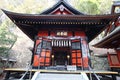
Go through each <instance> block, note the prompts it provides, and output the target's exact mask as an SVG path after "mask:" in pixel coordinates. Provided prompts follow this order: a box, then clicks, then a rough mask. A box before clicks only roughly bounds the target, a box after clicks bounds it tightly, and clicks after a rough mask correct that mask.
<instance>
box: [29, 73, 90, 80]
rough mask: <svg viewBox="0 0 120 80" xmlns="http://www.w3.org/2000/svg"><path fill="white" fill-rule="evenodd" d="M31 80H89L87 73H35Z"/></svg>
mask: <svg viewBox="0 0 120 80" xmlns="http://www.w3.org/2000/svg"><path fill="white" fill-rule="evenodd" d="M31 80H89V79H88V77H87V75H86V74H85V73H81V74H68V73H63V74H62V73H40V72H35V74H34V76H33V77H32V79H31Z"/></svg>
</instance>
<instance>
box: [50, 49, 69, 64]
mask: <svg viewBox="0 0 120 80" xmlns="http://www.w3.org/2000/svg"><path fill="white" fill-rule="evenodd" d="M70 58H71V55H70V48H69V47H53V48H52V61H51V62H52V65H53V66H56V65H70V64H71V63H70V62H71V59H70Z"/></svg>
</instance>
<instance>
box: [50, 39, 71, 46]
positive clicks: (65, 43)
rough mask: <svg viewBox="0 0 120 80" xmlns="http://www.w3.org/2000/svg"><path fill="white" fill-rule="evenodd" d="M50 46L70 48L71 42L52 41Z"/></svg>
mask: <svg viewBox="0 0 120 80" xmlns="http://www.w3.org/2000/svg"><path fill="white" fill-rule="evenodd" d="M52 46H58V47H70V46H71V41H70V40H52Z"/></svg>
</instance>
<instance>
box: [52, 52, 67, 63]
mask: <svg viewBox="0 0 120 80" xmlns="http://www.w3.org/2000/svg"><path fill="white" fill-rule="evenodd" d="M54 56H55V57H54V60H55V64H56V65H67V53H66V52H64V51H58V52H55V53H54Z"/></svg>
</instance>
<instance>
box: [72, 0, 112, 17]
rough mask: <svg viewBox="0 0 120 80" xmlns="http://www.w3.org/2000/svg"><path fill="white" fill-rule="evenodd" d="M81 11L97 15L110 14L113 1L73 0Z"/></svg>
mask: <svg viewBox="0 0 120 80" xmlns="http://www.w3.org/2000/svg"><path fill="white" fill-rule="evenodd" d="M71 1H72V2H71V3H73V5H74V6H75V8H77V9H78V10H79V11H81V12H83V13H86V14H90V15H95V14H107V13H110V10H111V5H112V0H106V1H105V0H71Z"/></svg>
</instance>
